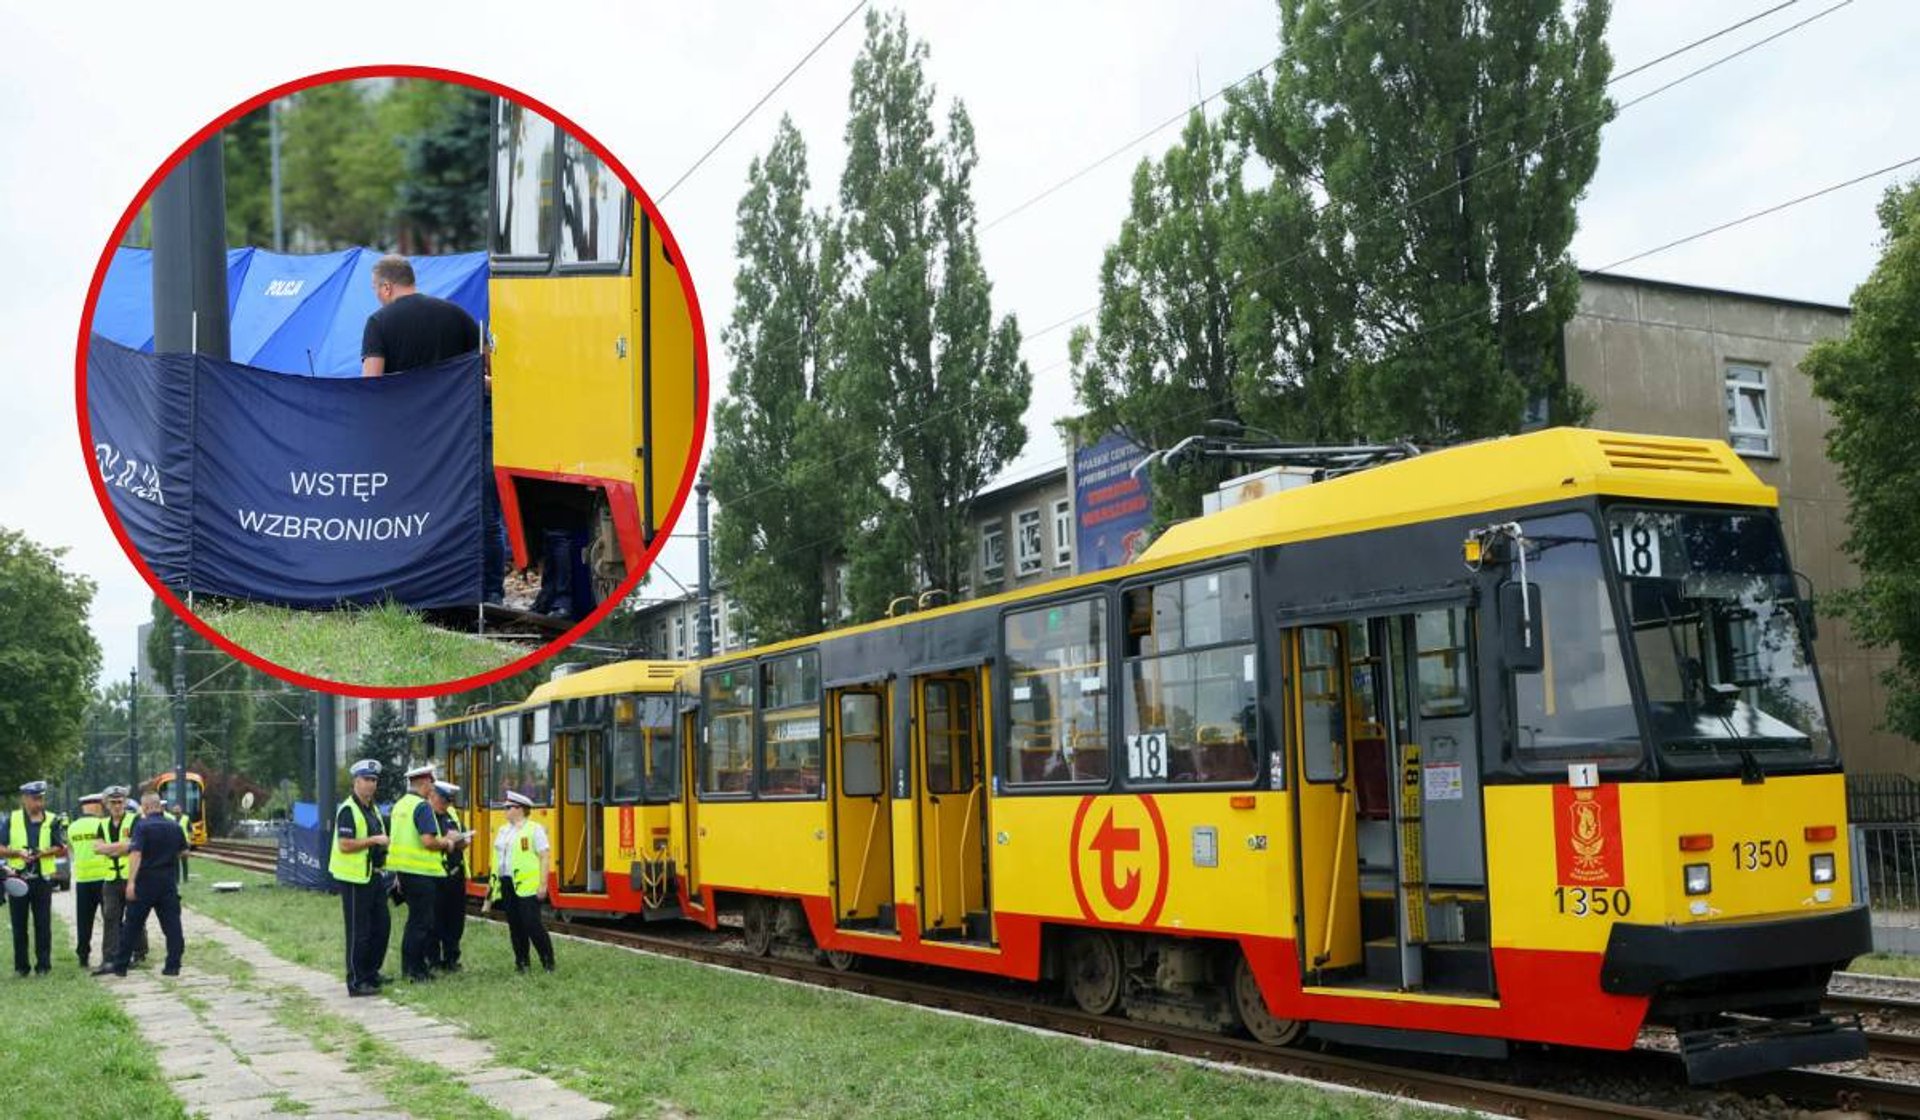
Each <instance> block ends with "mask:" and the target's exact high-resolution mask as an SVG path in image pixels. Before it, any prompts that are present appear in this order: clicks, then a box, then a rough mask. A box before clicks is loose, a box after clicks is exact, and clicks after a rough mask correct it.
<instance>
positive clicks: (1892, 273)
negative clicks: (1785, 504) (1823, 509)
mask: <svg viewBox="0 0 1920 1120" xmlns="http://www.w3.org/2000/svg"><path fill="white" fill-rule="evenodd" d="M1879 213H1880V225H1881V228H1882V229H1884V230H1885V231H1886V239H1885V242H1884V248H1883V250H1882V252H1881V257H1880V263H1879V264H1877V265H1876V266H1875V267H1874V270H1873V274H1872V275H1871V276H1869V277H1867V280H1866V282H1865V283H1863V284H1861V285H1860V286H1859V287H1858V288H1856V289H1855V290H1854V293H1853V301H1852V302H1853V318H1852V320H1851V321H1850V322H1849V323H1848V326H1847V333H1846V334H1845V335H1843V336H1841V337H1839V338H1832V339H1826V340H1824V341H1822V342H1820V343H1818V344H1816V345H1815V346H1814V347H1813V349H1812V350H1810V351H1808V353H1807V356H1806V357H1805V358H1803V359H1801V362H1800V368H1801V369H1802V370H1803V371H1805V372H1806V373H1807V374H1808V375H1810V376H1811V377H1812V378H1813V391H1814V393H1815V394H1816V395H1818V396H1819V397H1820V399H1822V400H1824V401H1826V402H1827V405H1828V407H1829V408H1831V409H1832V411H1833V427H1832V428H1831V429H1830V430H1829V431H1828V432H1827V455H1828V456H1829V457H1830V458H1832V459H1833V461H1834V463H1835V464H1836V465H1837V466H1838V467H1839V468H1840V478H1841V481H1842V482H1844V483H1845V484H1846V487H1847V494H1848V496H1849V498H1850V504H1849V507H1848V510H1847V527H1848V530H1849V531H1848V534H1847V540H1846V544H1845V548H1846V551H1847V554H1848V555H1850V556H1852V557H1853V559H1854V561H1855V562H1856V563H1858V564H1859V565H1860V585H1859V586H1858V587H1855V588H1850V589H1844V590H1841V591H1838V592H1836V593H1835V594H1834V595H1833V598H1832V601H1833V602H1834V603H1835V604H1836V605H1837V606H1838V607H1839V610H1840V613H1841V615H1842V616H1843V617H1844V618H1845V619H1846V620H1847V621H1848V622H1849V623H1850V624H1852V626H1853V628H1854V633H1855V634H1856V635H1858V636H1859V638H1860V640H1861V641H1863V642H1865V643H1866V644H1867V645H1869V646H1877V647H1882V648H1890V649H1892V650H1893V651H1894V653H1895V655H1896V658H1895V661H1894V665H1893V667H1892V668H1891V669H1889V670H1887V671H1886V672H1885V674H1883V676H1882V681H1883V683H1884V684H1885V686H1886V689H1887V710H1886V724H1885V726H1886V729H1887V730H1889V731H1892V732H1895V733H1897V734H1900V735H1905V736H1906V737H1908V738H1910V739H1920V559H1916V558H1917V557H1920V461H1917V460H1916V459H1915V457H1914V454H1913V418H1914V417H1915V416H1916V415H1920V378H1916V377H1915V376H1914V360H1915V356H1916V355H1920V183H1912V184H1908V185H1906V186H1903V187H1898V188H1895V189H1893V190H1890V191H1888V192H1887V195H1886V197H1885V199H1883V200H1882V201H1881V203H1880V211H1879Z"/></svg>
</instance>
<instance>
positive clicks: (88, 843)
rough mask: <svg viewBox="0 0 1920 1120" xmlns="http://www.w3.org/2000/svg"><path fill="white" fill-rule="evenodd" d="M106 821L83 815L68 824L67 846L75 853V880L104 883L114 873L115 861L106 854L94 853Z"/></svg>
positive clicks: (77, 881)
mask: <svg viewBox="0 0 1920 1120" xmlns="http://www.w3.org/2000/svg"><path fill="white" fill-rule="evenodd" d="M106 823H107V822H106V820H105V819H104V818H101V817H81V818H80V819H79V820H76V821H74V822H73V823H72V824H70V825H68V826H67V848H68V849H69V851H71V853H72V855H73V881H74V882H76V883H104V882H106V880H107V876H108V875H110V874H111V873H112V869H113V861H112V860H110V859H108V858H107V857H106V856H99V855H95V854H93V846H94V845H95V844H98V843H99V842H100V840H101V834H102V833H103V832H104V831H105V828H106Z"/></svg>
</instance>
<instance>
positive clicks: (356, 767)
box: [347, 758, 380, 778]
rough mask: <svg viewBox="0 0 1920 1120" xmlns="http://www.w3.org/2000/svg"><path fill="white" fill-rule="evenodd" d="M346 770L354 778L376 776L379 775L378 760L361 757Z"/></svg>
mask: <svg viewBox="0 0 1920 1120" xmlns="http://www.w3.org/2000/svg"><path fill="white" fill-rule="evenodd" d="M347 772H348V773H349V774H352V775H353V776H354V777H356V778H377V777H379V776H380V760H379V759H374V758H363V759H361V760H360V761H358V762H356V763H354V764H353V767H352V769H350V770H348V771H347Z"/></svg>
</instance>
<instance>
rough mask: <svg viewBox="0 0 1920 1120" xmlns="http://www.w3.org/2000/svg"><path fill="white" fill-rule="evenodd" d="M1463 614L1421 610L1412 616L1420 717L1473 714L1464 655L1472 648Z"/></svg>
mask: <svg viewBox="0 0 1920 1120" xmlns="http://www.w3.org/2000/svg"><path fill="white" fill-rule="evenodd" d="M1467 631H1468V625H1467V612H1466V610H1465V609H1464V608H1460V607H1455V608H1452V609H1449V610H1439V611H1422V612H1420V613H1419V614H1417V615H1415V616H1413V637H1414V658H1415V659H1416V663H1417V664H1418V666H1419V677H1420V715H1421V716H1422V717H1423V718H1425V719H1435V718H1442V717H1447V716H1464V715H1466V714H1468V713H1469V712H1471V711H1473V685H1472V678H1471V677H1470V675H1469V674H1468V670H1467V653H1468V650H1469V649H1470V648H1471V647H1472V644H1473V643H1472V641H1471V640H1470V636H1469V634H1468V632H1467Z"/></svg>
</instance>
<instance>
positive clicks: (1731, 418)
mask: <svg viewBox="0 0 1920 1120" xmlns="http://www.w3.org/2000/svg"><path fill="white" fill-rule="evenodd" d="M1727 442H1728V443H1730V444H1732V445H1733V449H1734V450H1735V451H1738V452H1740V453H1741V454H1745V455H1772V454H1773V453H1774V450H1773V416H1772V413H1771V412H1770V411H1769V410H1768V408H1767V371H1766V370H1765V369H1764V368H1762V367H1760V366H1749V365H1730V366H1728V367H1727Z"/></svg>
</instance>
